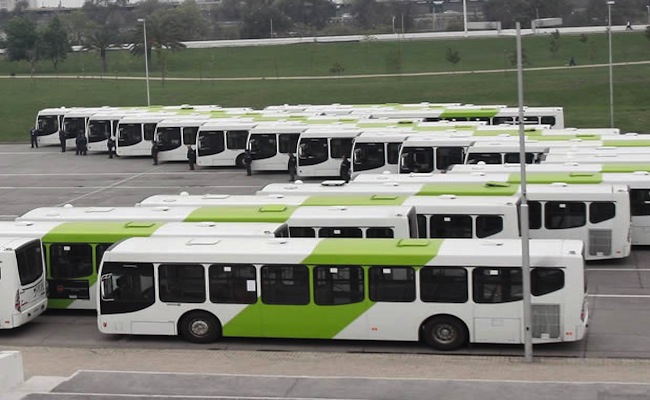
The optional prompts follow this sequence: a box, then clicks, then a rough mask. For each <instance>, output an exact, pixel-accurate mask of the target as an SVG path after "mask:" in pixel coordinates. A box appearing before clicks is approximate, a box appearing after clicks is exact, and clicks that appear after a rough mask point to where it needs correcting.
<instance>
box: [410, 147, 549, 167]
mask: <svg viewBox="0 0 650 400" xmlns="http://www.w3.org/2000/svg"><path fill="white" fill-rule="evenodd" d="M524 147H525V149H524V151H525V158H526V164H539V163H541V162H542V161H543V160H544V158H545V157H546V154H547V153H548V151H549V146H548V144H546V143H543V142H537V143H525V146H524ZM519 156H520V153H519V144H518V143H515V142H514V141H512V142H508V143H503V142H501V143H499V142H490V143H474V144H473V145H472V146H471V147H470V148H469V149H467V155H466V157H465V160H464V162H463V164H478V163H484V164H506V163H518V162H519ZM400 172H401V171H400ZM425 172H427V171H425Z"/></svg>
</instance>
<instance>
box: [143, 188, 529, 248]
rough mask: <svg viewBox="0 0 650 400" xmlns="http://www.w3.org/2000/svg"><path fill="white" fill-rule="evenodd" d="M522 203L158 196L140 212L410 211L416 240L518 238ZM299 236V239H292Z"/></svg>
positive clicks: (473, 199) (451, 199) (510, 200)
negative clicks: (198, 209) (195, 209)
mask: <svg viewBox="0 0 650 400" xmlns="http://www.w3.org/2000/svg"><path fill="white" fill-rule="evenodd" d="M518 202H519V198H518V197H516V196H515V197H512V196H460V197H459V196H451V195H446V196H411V197H408V196H290V195H287V196H284V195H279V196H275V195H271V196H261V195H259V196H246V195H210V194H207V195H188V194H180V195H154V196H150V197H147V198H146V199H144V200H142V201H141V202H139V203H138V204H137V206H140V207H165V206H171V207H175V206H185V207H187V206H195V207H214V206H222V207H223V206H264V205H269V204H274V205H284V206H287V207H292V206H293V207H295V206H308V205H312V206H315V205H318V206H352V205H363V206H380V207H381V206H397V205H403V206H410V207H413V208H414V210H415V215H416V217H417V228H418V232H417V236H414V235H413V233H411V237H413V238H415V237H418V238H464V239H483V238H518V237H519V219H518ZM292 236H295V235H292Z"/></svg>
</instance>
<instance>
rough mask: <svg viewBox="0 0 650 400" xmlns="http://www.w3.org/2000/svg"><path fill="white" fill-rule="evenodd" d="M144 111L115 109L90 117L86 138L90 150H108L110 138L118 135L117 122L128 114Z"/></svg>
mask: <svg viewBox="0 0 650 400" xmlns="http://www.w3.org/2000/svg"><path fill="white" fill-rule="evenodd" d="M137 113H142V110H136V109H120V110H115V111H100V112H98V113H96V114H93V115H91V116H90V117H89V118H88V124H87V126H86V139H87V141H88V151H89V152H93V153H95V152H106V151H107V150H108V147H107V142H108V138H109V137H112V138H113V140H115V138H116V137H117V124H118V123H119V121H120V119H122V118H124V117H125V116H127V115H133V114H137Z"/></svg>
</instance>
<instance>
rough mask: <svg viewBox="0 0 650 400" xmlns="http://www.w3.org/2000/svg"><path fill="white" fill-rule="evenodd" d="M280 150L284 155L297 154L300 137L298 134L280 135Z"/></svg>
mask: <svg viewBox="0 0 650 400" xmlns="http://www.w3.org/2000/svg"><path fill="white" fill-rule="evenodd" d="M278 136H279V137H278V150H279V152H280V153H282V154H288V153H295V152H296V150H297V149H298V139H299V138H300V135H299V134H297V133H281V134H280V135H278Z"/></svg>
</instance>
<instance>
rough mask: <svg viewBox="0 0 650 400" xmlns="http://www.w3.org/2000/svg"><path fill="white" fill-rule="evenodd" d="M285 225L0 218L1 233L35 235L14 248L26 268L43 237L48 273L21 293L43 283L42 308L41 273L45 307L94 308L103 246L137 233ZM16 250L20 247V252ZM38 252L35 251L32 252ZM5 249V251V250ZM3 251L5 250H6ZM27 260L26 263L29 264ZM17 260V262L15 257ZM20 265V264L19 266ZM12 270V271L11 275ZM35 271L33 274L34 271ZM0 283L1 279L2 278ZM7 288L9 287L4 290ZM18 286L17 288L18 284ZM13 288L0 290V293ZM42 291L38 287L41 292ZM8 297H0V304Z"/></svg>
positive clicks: (281, 232)
mask: <svg viewBox="0 0 650 400" xmlns="http://www.w3.org/2000/svg"><path fill="white" fill-rule="evenodd" d="M286 234H287V227H286V226H285V225H284V224H273V223H269V224H231V223H219V224H215V223H168V224H163V223H155V222H143V221H141V222H42V221H41V222H34V221H14V222H12V221H0V235H7V236H13V237H20V238H23V239H22V240H23V241H24V240H26V239H27V238H31V239H34V240H32V241H31V242H29V243H30V245H29V246H27V245H25V249H24V250H21V249H20V248H17V250H16V251H17V252H18V253H17V254H24V255H23V256H21V257H19V258H18V259H19V260H23V261H22V262H23V263H24V267H23V268H24V269H29V271H30V274H32V273H35V272H34V271H35V270H34V268H35V267H34V265H32V264H33V260H34V259H35V258H37V257H41V247H40V244H39V246H38V249H35V248H34V246H33V243H35V242H36V241H38V239H41V241H42V243H43V255H44V259H45V265H46V266H47V273H46V274H41V275H39V277H40V280H33V279H35V278H32V275H29V276H28V277H26V278H24V279H23V277H22V275H21V282H23V283H24V285H29V286H26V287H24V288H21V290H22V291H21V295H23V296H24V295H25V294H23V293H29V294H30V295H32V291H31V288H32V287H36V288H37V289H39V290H40V288H43V299H42V300H43V307H45V303H46V300H47V299H46V298H45V289H44V287H45V277H47V282H48V284H49V293H48V297H49V301H47V306H48V307H49V308H69V309H95V308H96V307H97V300H96V297H95V295H96V292H97V291H96V290H95V289H94V284H95V282H96V281H97V269H98V267H99V263H100V261H101V259H102V255H103V254H104V251H106V249H107V248H108V247H109V246H111V245H112V244H113V243H115V242H116V241H119V240H122V239H126V238H130V237H138V236H158V237H187V236H191V237H193V238H194V241H195V244H196V243H202V242H203V241H206V240H207V241H210V240H212V239H213V238H214V237H222V236H231V237H282V236H286ZM19 250H20V251H19ZM36 253H38V254H36ZM3 254H4V253H3ZM7 254H11V253H9V251H7ZM28 262H29V263H30V264H27V263H28ZM14 265H15V261H14ZM11 266H12V264H11V263H10V262H9V261H8V262H7V268H6V269H5V266H4V262H3V266H2V267H0V268H2V279H3V281H4V279H5V276H6V277H7V279H11V277H12V276H13V275H12V274H11V273H10V271H12V270H13V269H15V268H12V267H11ZM20 268H21V264H20V263H19V271H20ZM14 275H15V274H14ZM34 276H35V275H34ZM3 285H4V283H3ZM8 289H9V288H7V290H8ZM16 290H18V289H16ZM16 290H12V291H11V292H8V291H5V290H4V287H3V290H2V291H1V292H0V293H1V295H2V296H4V295H5V294H6V293H11V294H12V296H14V295H17V292H16ZM39 293H40V292H39ZM32 302H33V301H32V300H30V301H26V300H25V301H24V302H23V303H24V304H25V309H30V306H29V304H31V303H32ZM4 303H6V302H3V304H4Z"/></svg>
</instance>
